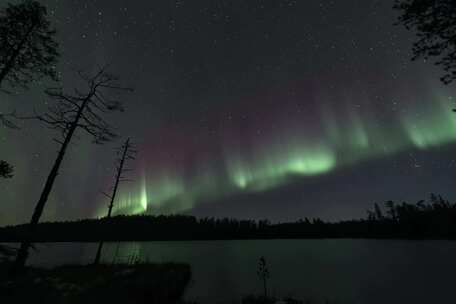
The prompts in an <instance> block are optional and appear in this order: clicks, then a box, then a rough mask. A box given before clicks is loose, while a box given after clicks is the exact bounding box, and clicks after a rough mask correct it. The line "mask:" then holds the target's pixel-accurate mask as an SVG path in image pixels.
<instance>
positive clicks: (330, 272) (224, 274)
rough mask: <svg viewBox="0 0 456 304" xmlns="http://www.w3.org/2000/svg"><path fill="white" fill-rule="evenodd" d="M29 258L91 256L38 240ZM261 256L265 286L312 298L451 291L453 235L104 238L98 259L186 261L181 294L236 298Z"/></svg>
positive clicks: (410, 296)
mask: <svg viewBox="0 0 456 304" xmlns="http://www.w3.org/2000/svg"><path fill="white" fill-rule="evenodd" d="M38 249H39V252H34V253H32V255H31V259H30V263H31V264H34V265H40V266H46V267H47V266H54V265H57V264H67V263H90V262H91V261H92V259H93V256H94V255H95V250H96V244H73V243H59V244H41V245H38ZM260 256H264V257H265V258H266V261H267V264H268V267H269V271H270V274H271V276H270V279H269V281H268V285H269V292H270V294H272V295H277V296H292V297H296V298H299V299H309V300H310V301H312V303H324V301H325V300H329V301H330V303H370V304H372V303H414V304H417V303H426V304H428V303H443V302H448V299H451V298H453V297H454V284H455V278H456V242H453V241H395V240H351V239H337V240H335V239H334V240H332V239H330V240H243V241H191V242H178V241H175V242H144V243H135V242H133V243H108V244H105V250H104V256H103V259H104V261H105V262H109V263H111V262H113V261H118V262H119V261H127V260H128V259H131V258H133V257H139V258H140V259H142V260H147V261H149V262H168V261H173V262H186V263H189V264H190V265H191V267H192V272H193V280H192V283H191V285H190V286H189V289H188V291H187V296H186V297H187V299H189V300H196V301H198V302H199V303H203V304H206V303H238V302H239V299H240V298H241V297H242V296H243V295H246V294H252V293H257V294H259V293H261V292H262V285H261V282H260V280H259V279H258V277H257V274H256V269H257V264H258V259H259V258H260Z"/></svg>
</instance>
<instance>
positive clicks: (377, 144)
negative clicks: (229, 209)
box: [96, 94, 456, 217]
mask: <svg viewBox="0 0 456 304" xmlns="http://www.w3.org/2000/svg"><path fill="white" fill-rule="evenodd" d="M448 96H449V95H446V96H445V95H444V94H435V96H434V100H435V102H434V103H432V104H427V105H426V104H423V105H422V108H421V109H420V111H417V110H416V107H414V108H413V110H407V109H406V108H405V109H403V111H401V112H400V113H397V117H395V118H394V119H395V120H394V121H393V122H392V123H391V124H385V123H383V124H380V123H379V122H378V121H380V119H376V117H372V115H369V113H375V111H369V109H365V108H363V109H362V108H361V107H351V108H350V107H348V106H347V107H346V108H345V110H342V111H335V110H332V109H331V108H330V107H325V106H322V107H321V108H320V119H319V121H320V126H318V130H319V132H318V136H317V137H316V136H315V134H313V133H312V136H310V134H307V133H306V132H304V131H302V132H301V133H300V134H295V135H293V134H290V133H289V132H284V134H286V136H284V135H279V136H276V138H274V136H271V135H269V136H268V140H267V141H266V142H267V144H264V145H258V146H259V147H258V148H256V149H255V150H254V151H253V152H252V151H250V152H251V153H247V154H249V155H250V157H245V154H244V153H243V152H245V151H242V150H241V148H239V149H238V151H233V150H231V151H230V150H228V149H227V150H226V152H225V153H224V164H223V165H222V168H213V167H210V166H208V165H207V164H205V165H203V166H202V167H200V168H199V170H198V174H196V175H194V176H192V177H191V178H188V177H187V178H183V177H182V175H180V174H176V173H174V174H170V173H163V174H155V175H153V176H150V175H148V174H147V173H148V172H147V169H146V168H142V170H143V172H142V174H143V177H142V178H141V181H140V182H139V183H137V184H133V185H124V186H122V187H121V189H120V195H119V196H118V200H117V202H116V208H115V211H114V213H115V214H141V213H145V212H147V213H149V214H169V213H176V212H183V211H186V210H189V209H191V208H192V207H193V206H194V205H195V204H196V203H198V202H200V201H211V200H215V199H218V198H223V197H227V196H229V195H232V194H236V193H243V192H245V193H248V192H257V191H264V190H267V189H271V188H274V187H277V186H279V185H281V184H283V183H286V181H287V179H288V178H290V177H296V176H300V177H314V176H320V175H324V174H328V173H329V172H332V171H334V170H337V169H339V168H343V167H346V166H350V165H352V164H355V163H357V162H360V161H364V160H370V159H374V158H379V157H386V156H388V155H393V154H397V153H400V152H403V151H406V150H408V149H409V150H411V149H418V150H427V149H431V148H436V147H441V146H444V145H447V144H451V143H453V142H455V141H456V114H455V113H453V112H452V111H451V110H452V106H453V100H452V97H448ZM362 110H363V111H362ZM336 112H337V113H338V115H336ZM341 113H342V114H341ZM398 126H399V127H398ZM303 129H304V130H305V129H306V128H305V126H304V128H303ZM314 129H315V126H314ZM234 150H235V149H234ZM150 165H151V166H153V164H150ZM105 212H106V210H103V208H101V209H99V210H98V212H97V213H96V216H97V217H101V216H104V214H105Z"/></svg>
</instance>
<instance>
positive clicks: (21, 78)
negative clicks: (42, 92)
mask: <svg viewBox="0 0 456 304" xmlns="http://www.w3.org/2000/svg"><path fill="white" fill-rule="evenodd" d="M55 33H56V31H55V30H54V28H52V26H51V23H50V22H49V20H48V16H47V11H46V8H45V7H44V6H43V5H41V4H40V3H39V2H38V1H32V0H25V1H21V2H20V3H18V4H8V5H7V6H6V7H5V8H3V9H1V10H0V90H2V91H3V92H7V90H5V88H4V84H5V82H7V83H8V85H9V86H11V87H22V88H26V87H27V85H28V84H29V83H30V82H32V81H36V80H39V79H41V78H43V77H49V78H51V79H56V78H57V77H56V75H57V74H56V70H55V65H56V64H57V59H58V57H59V52H58V43H57V42H56V41H55ZM13 114H14V113H8V114H6V113H0V124H3V125H4V126H6V127H9V128H14V129H17V126H16V124H14V123H13V122H12V120H11V119H12V117H13ZM2 165H3V167H2V168H3V169H6V171H3V172H4V173H3V174H2V172H1V171H0V176H2V177H11V176H12V174H11V173H12V166H11V165H9V164H8V163H6V162H5V161H2ZM0 170H1V168H0Z"/></svg>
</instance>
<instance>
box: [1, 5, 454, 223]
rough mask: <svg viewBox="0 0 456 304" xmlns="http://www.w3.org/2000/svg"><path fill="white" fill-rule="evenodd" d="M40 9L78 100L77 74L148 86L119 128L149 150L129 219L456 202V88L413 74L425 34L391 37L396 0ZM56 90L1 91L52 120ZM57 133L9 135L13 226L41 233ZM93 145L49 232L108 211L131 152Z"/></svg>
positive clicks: (288, 216) (61, 197)
mask: <svg viewBox="0 0 456 304" xmlns="http://www.w3.org/2000/svg"><path fill="white" fill-rule="evenodd" d="M42 3H43V4H45V5H46V6H47V7H48V10H49V14H50V18H51V20H52V21H53V22H54V24H55V26H56V28H57V30H58V41H59V42H60V44H61V51H62V54H63V55H62V58H61V61H60V63H59V66H58V69H59V71H60V75H61V82H62V85H63V86H64V87H67V88H71V87H72V85H73V83H75V72H74V71H75V70H76V69H85V70H87V71H91V70H93V69H94V68H95V67H97V66H100V65H104V64H110V71H111V72H114V73H116V74H117V75H118V76H119V77H120V78H121V81H122V83H123V84H125V85H128V86H130V87H133V88H134V90H135V91H134V93H132V94H130V95H125V96H122V99H123V100H124V102H125V105H126V112H125V113H122V114H119V115H117V114H116V115H113V116H109V117H108V120H109V121H111V122H112V124H113V125H115V126H116V130H117V131H118V133H119V135H121V139H122V138H123V139H125V138H126V137H131V138H132V140H133V141H134V142H135V144H136V147H137V149H138V150H139V154H138V157H137V159H136V160H135V162H133V163H131V164H130V167H131V168H132V169H133V171H132V172H131V173H130V177H131V179H132V180H133V181H132V182H128V183H124V184H122V185H121V187H120V190H119V196H118V201H117V208H116V210H115V213H117V214H120V213H125V214H137V213H143V212H147V213H149V214H160V213H185V214H193V215H196V216H215V217H237V218H255V219H260V218H269V219H271V220H273V221H287V220H296V219H298V218H303V217H306V216H307V217H321V218H323V219H327V220H338V219H348V218H358V217H364V216H365V214H366V209H368V208H370V207H371V206H372V204H373V203H375V202H379V203H382V202H384V201H386V200H389V199H392V200H396V201H402V200H408V201H417V200H419V199H422V198H426V197H427V196H428V195H429V194H430V193H431V192H435V193H440V194H442V195H444V196H446V197H447V198H449V199H450V200H453V199H455V193H454V182H455V178H456V154H455V152H456V114H454V113H452V112H451V109H452V107H453V106H454V105H455V104H454V100H453V98H455V97H454V93H455V90H454V85H453V86H451V85H450V86H445V85H443V84H441V83H440V82H439V76H440V74H441V71H439V70H438V68H436V67H435V66H434V65H433V64H432V63H430V62H423V61H417V62H411V61H410V57H411V56H412V54H411V46H412V42H413V41H414V35H413V33H411V32H407V31H405V30H404V29H403V28H401V27H398V26H394V25H393V23H394V22H395V18H396V12H395V11H393V10H392V5H393V1H392V0H391V1H390V0H388V1H387V0H363V1H361V0H337V1H329V0H327V1H317V0H309V1H295V0H274V1H273V0H270V1H267V0H249V1H241V0H236V1H226V0H199V1H189V0H176V1H171V0H154V1H146V0H141V1H140V0H135V1H120V0H92V1H88V0H72V1H58V0H46V1H42ZM2 5H3V2H2ZM48 85H53V84H51V83H47V82H43V83H39V84H36V85H34V86H32V88H31V89H30V90H29V91H25V92H24V91H22V92H18V93H17V94H13V95H1V96H0V104H1V106H2V110H4V111H5V112H7V111H9V110H12V109H16V110H17V111H19V112H21V113H30V112H31V111H32V110H33V108H35V109H37V110H38V111H39V110H43V109H44V108H45V106H46V102H47V100H46V98H45V95H44V94H43V93H42V90H43V88H44V87H46V86H48ZM54 135H55V134H53V133H52V131H50V130H47V129H45V128H44V127H42V126H40V125H39V124H36V123H33V122H24V123H22V130H21V131H13V130H8V129H4V128H2V129H0V145H1V146H0V147H1V151H0V152H1V158H3V159H5V160H7V161H8V162H10V163H12V164H14V165H15V169H16V172H15V173H16V174H15V177H14V178H13V179H11V180H0V192H1V197H2V199H1V204H0V224H2V225H5V224H14V223H21V222H25V221H28V220H29V218H30V215H31V213H32V209H33V206H34V205H35V203H36V201H37V198H38V196H39V193H40V191H41V188H42V186H43V184H44V181H45V177H46V176H47V173H48V172H49V169H50V167H51V165H52V161H53V159H54V157H55V155H56V153H57V151H58V148H59V147H58V145H57V144H56V143H55V142H53V141H52V138H53V136H54ZM80 135H81V136H78V138H76V139H75V141H74V142H73V145H72V146H71V148H70V149H69V151H68V153H67V155H66V159H65V161H64V164H63V167H62V168H61V171H60V175H59V177H58V180H57V182H56V184H55V187H54V191H53V193H52V195H51V197H50V200H49V202H48V205H47V206H46V210H45V213H44V215H43V220H70V219H77V218H83V217H100V216H103V215H105V213H106V205H107V203H108V202H107V199H106V197H104V196H103V195H101V194H100V191H109V188H110V186H111V185H112V183H113V176H114V167H113V163H114V158H115V154H114V153H113V149H114V147H116V146H118V145H120V141H118V142H114V143H111V144H108V145H104V146H97V145H91V143H90V140H89V139H88V138H86V137H85V136H84V135H83V134H80Z"/></svg>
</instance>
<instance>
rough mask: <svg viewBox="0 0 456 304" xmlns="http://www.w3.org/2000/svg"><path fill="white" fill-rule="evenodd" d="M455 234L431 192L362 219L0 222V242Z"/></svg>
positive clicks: (450, 215) (451, 218) (445, 207)
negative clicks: (4, 224)
mask: <svg viewBox="0 0 456 304" xmlns="http://www.w3.org/2000/svg"><path fill="white" fill-rule="evenodd" d="M309 238H310V239H312V238H379V239H455V238H456V203H450V202H449V201H448V200H446V199H444V198H443V197H442V196H439V195H434V194H432V195H431V196H430V198H429V201H427V202H426V201H424V200H421V201H419V202H417V203H416V204H410V203H406V202H402V203H395V202H393V201H388V202H386V203H385V204H384V206H383V207H380V206H379V205H378V204H374V207H373V208H372V210H368V211H367V216H366V217H365V218H362V219H354V220H344V221H339V222H328V221H324V220H322V219H320V218H312V219H309V218H303V219H300V220H298V221H296V222H287V223H271V222H270V221H268V220H258V221H256V220H238V219H231V218H223V219H219V218H196V217H194V216H188V215H159V216H151V215H133V216H127V215H119V216H115V217H111V218H101V219H83V220H78V221H66V222H43V223H40V224H38V225H36V227H35V228H34V229H33V231H30V230H29V229H28V225H27V224H24V225H17V226H7V227H3V228H0V242H21V241H23V240H24V239H27V240H31V241H32V242H98V241H155V240H157V241H158V240H160V241H164V240H229V239H309Z"/></svg>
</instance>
